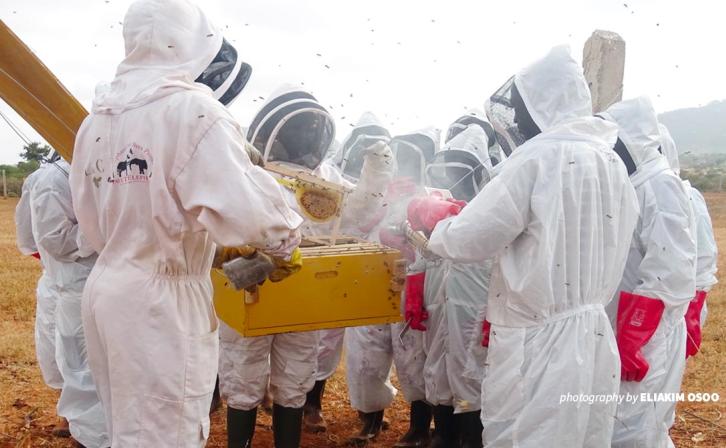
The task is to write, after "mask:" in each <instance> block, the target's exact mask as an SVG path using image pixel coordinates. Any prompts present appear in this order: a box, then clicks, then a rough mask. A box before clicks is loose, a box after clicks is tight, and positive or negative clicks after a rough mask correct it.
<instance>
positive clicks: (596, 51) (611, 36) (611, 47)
mask: <svg viewBox="0 0 726 448" xmlns="http://www.w3.org/2000/svg"><path fill="white" fill-rule="evenodd" d="M582 65H583V68H584V69H585V79H587V83H588V85H589V86H590V92H591V93H592V109H593V113H598V112H602V111H603V110H605V109H607V108H608V107H609V106H611V105H612V104H614V103H617V102H618V101H620V100H621V99H622V98H623V73H624V71H625V41H624V40H623V38H622V37H620V35H619V34H617V33H613V32H612V31H604V30H595V32H593V33H592V36H590V38H589V39H588V40H587V42H585V49H584V51H583V57H582Z"/></svg>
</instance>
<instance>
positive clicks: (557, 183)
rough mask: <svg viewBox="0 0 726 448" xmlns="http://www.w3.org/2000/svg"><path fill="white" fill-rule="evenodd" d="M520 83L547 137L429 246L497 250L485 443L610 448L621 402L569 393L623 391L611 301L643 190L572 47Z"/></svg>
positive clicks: (518, 155)
mask: <svg viewBox="0 0 726 448" xmlns="http://www.w3.org/2000/svg"><path fill="white" fill-rule="evenodd" d="M513 82H514V84H515V85H516V86H517V88H518V90H519V92H520V93H521V96H522V99H523V100H524V104H525V105H526V108H527V111H528V112H529V114H530V115H531V117H532V119H533V120H534V122H535V123H536V125H537V126H538V127H539V129H540V130H541V133H540V134H539V135H537V136H535V137H533V138H531V139H530V140H528V141H527V142H526V143H524V144H522V145H521V146H519V147H518V148H517V149H516V150H515V151H514V152H513V153H512V154H511V156H510V157H509V158H508V159H507V161H506V162H505V163H503V164H502V168H501V171H500V172H499V174H498V175H497V177H495V178H494V179H492V180H491V181H490V182H489V183H488V184H487V185H486V186H485V187H484V189H483V190H482V191H481V192H480V193H479V194H478V195H477V196H476V197H475V198H474V200H473V201H471V202H470V203H469V204H468V205H467V206H466V207H464V209H463V210H462V211H461V213H460V214H459V215H458V216H455V217H453V218H450V219H447V220H443V221H441V222H440V223H439V224H438V225H437V226H436V228H435V230H434V231H433V233H432V235H431V239H430V243H429V249H430V250H432V251H433V252H435V253H437V254H438V255H440V256H442V257H446V258H450V259H452V260H455V261H459V262H476V261H483V260H485V259H487V258H491V257H495V258H494V264H493V267H492V276H491V282H490V289H489V299H488V304H487V311H486V315H487V319H488V320H489V321H490V322H491V334H490V339H489V350H488V354H487V364H486V365H487V367H486V370H485V376H484V382H483V384H482V416H481V418H482V423H483V426H484V431H483V441H484V446H486V447H500V446H501V447H510V446H518V447H541V446H563V447H564V446H568V447H570V446H572V447H575V446H578V447H580V446H582V447H595V446H597V447H605V446H608V445H609V443H610V437H611V434H612V425H613V414H614V411H615V406H614V403H593V404H592V405H588V404H584V403H580V402H567V401H566V399H567V396H568V394H570V395H571V396H572V395H578V394H614V393H616V392H617V389H618V383H619V371H620V365H619V359H618V349H617V346H616V342H615V338H614V336H613V332H612V329H611V327H610V322H609V321H608V318H607V315H606V314H605V311H604V305H605V304H606V303H607V302H608V301H609V300H610V298H611V297H612V295H613V293H614V292H615V290H616V288H617V285H618V282H619V280H620V278H621V276H622V271H623V267H624V265H625V259H626V256H627V250H628V247H629V244H630V237H631V235H632V231H633V228H634V226H635V222H636V217H637V202H636V198H635V194H634V192H633V188H632V186H631V185H630V184H629V182H628V178H627V173H626V171H625V169H624V168H623V165H622V162H621V161H620V160H619V159H618V157H617V155H616V154H615V153H614V152H613V151H612V149H611V148H612V146H613V144H614V143H615V140H616V136H617V127H616V126H613V125H612V124H611V123H608V122H606V121H604V120H600V119H598V118H594V117H591V113H592V105H591V99H590V92H589V90H588V87H587V83H586V81H585V79H584V77H583V75H582V69H581V68H580V67H579V65H578V64H577V63H576V62H575V60H574V59H573V58H572V57H571V56H570V53H569V50H568V49H567V48H566V47H555V48H554V49H553V50H552V51H551V52H550V53H549V54H548V55H547V56H546V57H545V58H543V59H541V60H539V61H538V62H535V63H534V64H532V65H530V66H529V67H527V68H525V69H524V70H523V71H521V72H520V73H519V74H517V75H516V76H515V77H514V78H513ZM491 118H492V117H490V119H491ZM561 401H562V402H561Z"/></svg>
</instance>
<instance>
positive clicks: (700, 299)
mask: <svg viewBox="0 0 726 448" xmlns="http://www.w3.org/2000/svg"><path fill="white" fill-rule="evenodd" d="M707 294H708V293H707V292H706V291H696V297H694V298H693V300H691V303H689V304H688V310H686V332H687V336H686V359H688V357H690V356H694V355H695V354H696V353H698V350H699V349H700V348H701V310H702V309H703V304H704V303H706V295H707Z"/></svg>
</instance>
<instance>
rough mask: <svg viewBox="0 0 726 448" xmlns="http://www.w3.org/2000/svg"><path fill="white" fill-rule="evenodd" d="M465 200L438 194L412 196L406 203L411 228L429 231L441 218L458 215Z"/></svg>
mask: <svg viewBox="0 0 726 448" xmlns="http://www.w3.org/2000/svg"><path fill="white" fill-rule="evenodd" d="M465 205H466V202H464V201H457V200H454V199H443V198H441V197H440V196H425V197H417V198H413V199H412V200H411V202H409V203H408V221H409V222H410V223H411V228H412V229H413V230H420V231H423V232H425V233H431V232H432V231H433V230H434V227H436V224H437V223H438V222H439V221H441V220H442V219H446V218H448V217H450V216H455V215H458V214H459V212H461V209H462V208H464V206H465Z"/></svg>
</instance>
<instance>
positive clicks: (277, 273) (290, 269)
mask: <svg viewBox="0 0 726 448" xmlns="http://www.w3.org/2000/svg"><path fill="white" fill-rule="evenodd" d="M273 261H274V262H275V270H274V271H272V273H271V274H270V275H269V277H268V278H269V279H270V281H271V282H279V281H281V280H284V279H286V278H287V277H289V276H291V275H292V274H294V273H296V272H298V271H299V270H300V269H302V265H303V261H302V252H300V248H299V247H296V248H295V250H293V251H292V255H291V256H290V259H289V260H285V259H284V258H277V257H273Z"/></svg>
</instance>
